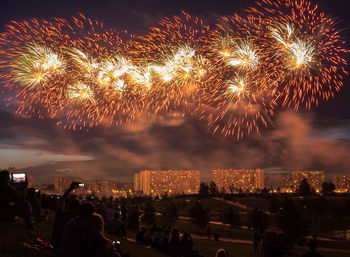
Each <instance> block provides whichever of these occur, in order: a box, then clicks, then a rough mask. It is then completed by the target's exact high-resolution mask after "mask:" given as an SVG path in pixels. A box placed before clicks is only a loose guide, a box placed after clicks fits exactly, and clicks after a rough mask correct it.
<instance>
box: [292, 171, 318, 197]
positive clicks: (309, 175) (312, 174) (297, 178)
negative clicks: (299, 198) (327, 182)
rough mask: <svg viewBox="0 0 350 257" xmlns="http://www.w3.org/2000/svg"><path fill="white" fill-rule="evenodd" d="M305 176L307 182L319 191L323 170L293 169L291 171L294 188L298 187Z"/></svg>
mask: <svg viewBox="0 0 350 257" xmlns="http://www.w3.org/2000/svg"><path fill="white" fill-rule="evenodd" d="M304 178H306V179H307V182H308V183H309V185H310V186H311V188H312V189H314V190H315V191H316V192H319V191H321V189H322V184H323V183H324V179H325V175H324V171H317V170H310V171H309V170H295V171H292V180H293V187H294V189H295V190H296V189H298V188H299V185H300V182H301V181H302V180H303V179H304Z"/></svg>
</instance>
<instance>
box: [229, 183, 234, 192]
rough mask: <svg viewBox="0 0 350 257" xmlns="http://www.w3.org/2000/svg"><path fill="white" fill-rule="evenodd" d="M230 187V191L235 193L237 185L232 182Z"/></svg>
mask: <svg viewBox="0 0 350 257" xmlns="http://www.w3.org/2000/svg"><path fill="white" fill-rule="evenodd" d="M229 189H230V193H231V194H233V193H234V192H235V185H234V184H232V185H231V186H230V187H229Z"/></svg>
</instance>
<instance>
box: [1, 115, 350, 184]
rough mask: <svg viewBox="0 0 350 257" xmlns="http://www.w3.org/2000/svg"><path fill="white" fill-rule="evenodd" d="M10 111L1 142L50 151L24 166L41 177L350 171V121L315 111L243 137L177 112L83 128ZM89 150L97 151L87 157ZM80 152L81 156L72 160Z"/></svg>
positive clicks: (281, 118)
mask: <svg viewBox="0 0 350 257" xmlns="http://www.w3.org/2000/svg"><path fill="white" fill-rule="evenodd" d="M3 115H5V114H3ZM8 115H9V114H8ZM8 118H9V119H8V121H11V122H7V125H6V126H5V127H3V128H2V132H4V133H5V134H6V133H8V134H10V135H11V137H10V138H6V137H2V138H1V139H0V143H4V142H6V143H7V144H9V143H10V147H16V148H20V149H25V150H28V151H38V150H40V151H42V155H43V162H42V163H40V164H36V165H29V167H21V168H26V169H27V170H28V171H30V172H32V173H33V174H34V175H35V176H36V177H37V181H40V182H49V181H52V176H53V175H57V174H69V175H71V176H83V177H89V178H94V177H103V178H111V179H117V180H120V181H131V180H132V174H133V173H135V172H138V171H140V170H143V169H199V170H201V172H202V177H203V179H209V178H210V171H211V170H212V169H216V168H236V169H240V168H263V169H266V170H267V171H269V170H271V172H272V173H276V172H283V171H290V170H292V169H323V170H326V171H327V172H328V173H330V174H331V173H333V174H334V173H347V172H349V171H350V160H348V158H347V156H350V142H349V140H348V139H346V138H344V139H338V138H337V136H343V135H347V134H348V133H349V131H347V129H348V128H349V127H336V128H337V130H342V129H343V128H344V129H345V131H342V133H340V134H338V135H337V134H334V129H335V128H334V127H328V128H317V127H315V126H314V123H315V122H314V117H313V115H311V114H300V113H295V112H293V111H285V112H283V113H280V114H279V115H278V116H277V117H276V119H275V128H274V129H269V130H266V131H263V132H262V133H261V134H258V135H251V136H248V137H246V138H244V139H243V140H242V141H239V142H236V141H235V139H234V138H223V137H221V136H218V135H211V134H210V133H208V131H207V130H206V129H205V128H203V127H202V126H200V125H199V124H198V123H197V122H195V121H193V120H190V119H185V118H180V117H178V118H177V119H176V118H175V122H174V120H172V119H170V118H169V117H163V118H160V117H158V118H154V119H152V118H151V119H149V118H147V119H146V118H145V119H141V120H139V121H138V122H136V123H132V124H128V125H125V126H123V127H120V128H102V127H100V128H96V129H92V130H90V131H82V132H79V133H77V132H73V131H68V130H64V129H62V128H60V127H57V126H55V125H52V124H51V122H52V121H50V120H32V119H23V118H22V117H15V116H13V115H9V116H8ZM52 123H53V122H52ZM49 154H51V155H52V154H56V155H57V154H61V155H65V156H64V157H62V158H58V160H57V158H56V155H53V156H54V157H52V159H53V160H52V161H50V160H48V159H47V158H46V156H47V155H49ZM84 156H85V157H86V156H88V157H90V159H87V160H84V161H81V160H80V161H79V158H84ZM23 158H26V157H25V156H23ZM74 158H77V159H78V161H72V159H73V160H74ZM66 159H67V160H68V161H65V160H66ZM1 162H2V163H4V160H2V161H1ZM62 171H64V173H62Z"/></svg>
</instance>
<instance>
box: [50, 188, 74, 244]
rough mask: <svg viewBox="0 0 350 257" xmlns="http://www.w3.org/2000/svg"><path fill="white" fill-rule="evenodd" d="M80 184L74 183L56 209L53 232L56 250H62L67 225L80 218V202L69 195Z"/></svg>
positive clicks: (52, 240)
mask: <svg viewBox="0 0 350 257" xmlns="http://www.w3.org/2000/svg"><path fill="white" fill-rule="evenodd" d="M78 187H79V183H78V182H72V183H71V185H70V187H69V188H68V190H67V191H66V192H65V193H64V194H63V196H62V198H61V200H60V202H59V203H58V207H57V209H56V216H55V221H54V227H53V231H52V238H51V244H52V246H53V247H55V248H56V249H58V248H60V246H61V240H62V233H63V229H64V226H65V225H66V223H67V222H68V221H69V220H70V219H72V218H75V217H77V216H78V212H79V206H80V202H79V200H78V199H75V198H73V199H70V200H69V199H68V196H69V194H70V193H71V192H72V190H73V189H75V188H78Z"/></svg>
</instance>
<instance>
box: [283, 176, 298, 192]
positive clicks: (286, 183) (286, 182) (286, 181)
mask: <svg viewBox="0 0 350 257" xmlns="http://www.w3.org/2000/svg"><path fill="white" fill-rule="evenodd" d="M280 191H281V192H282V193H292V192H295V188H294V184H293V179H292V176H291V175H282V176H281V182H280Z"/></svg>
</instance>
